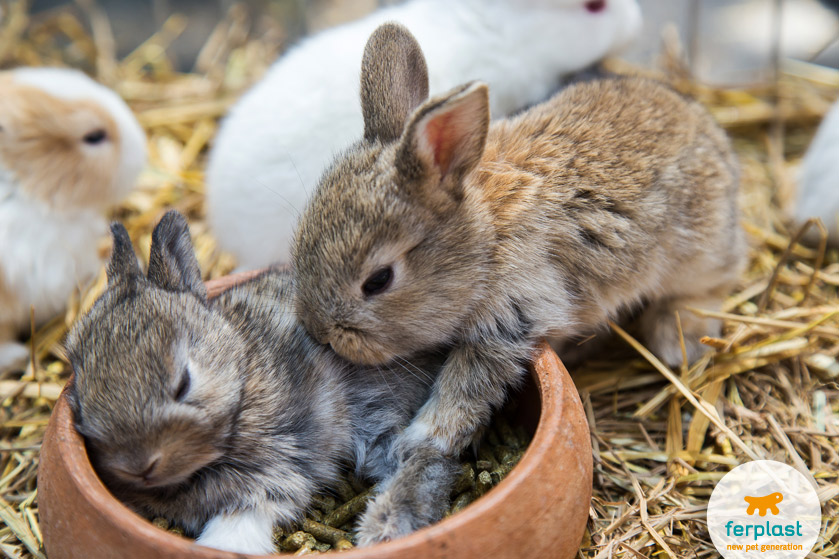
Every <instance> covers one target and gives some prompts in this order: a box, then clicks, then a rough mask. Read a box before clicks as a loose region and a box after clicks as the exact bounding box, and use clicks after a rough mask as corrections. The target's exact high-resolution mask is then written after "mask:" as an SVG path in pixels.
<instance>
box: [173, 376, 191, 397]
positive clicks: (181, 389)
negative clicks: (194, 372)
mask: <svg viewBox="0 0 839 559" xmlns="http://www.w3.org/2000/svg"><path fill="white" fill-rule="evenodd" d="M189 384H190V380H189V369H186V368H185V369H184V373H183V375H181V382H180V383H179V384H178V389H177V390H175V401H177V402H183V400H184V398H186V395H187V392H189Z"/></svg>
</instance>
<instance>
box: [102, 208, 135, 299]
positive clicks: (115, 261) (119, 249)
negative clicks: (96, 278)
mask: <svg viewBox="0 0 839 559" xmlns="http://www.w3.org/2000/svg"><path fill="white" fill-rule="evenodd" d="M111 236H112V237H113V239H114V247H113V249H112V250H111V260H110V261H109V262H108V285H113V284H115V283H118V282H121V281H130V280H133V279H136V278H139V277H142V273H141V272H140V265H139V264H138V263H137V255H136V254H135V253H134V246H133V245H132V244H131V238H130V237H129V236H128V231H126V230H125V227H123V226H122V223H117V222H116V221H115V222H113V223H111Z"/></svg>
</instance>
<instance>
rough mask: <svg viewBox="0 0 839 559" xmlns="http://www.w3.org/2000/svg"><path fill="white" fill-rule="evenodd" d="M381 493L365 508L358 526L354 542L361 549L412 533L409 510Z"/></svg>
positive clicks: (412, 522) (389, 495)
mask: <svg viewBox="0 0 839 559" xmlns="http://www.w3.org/2000/svg"><path fill="white" fill-rule="evenodd" d="M392 497H393V495H391V494H390V493H389V492H385V493H382V494H381V495H379V496H378V497H377V498H376V499H375V500H374V501H373V502H371V503H370V504H369V505H368V506H367V510H366V511H364V514H363V515H362V517H361V520H360V521H359V525H358V535H357V536H356V541H357V542H358V545H359V546H361V547H367V546H370V545H374V544H377V543H382V542H387V541H390V540H392V539H395V538H399V537H401V536H405V535H408V534H410V533H411V532H413V531H414V530H415V529H416V528H415V527H414V518H413V515H412V514H411V512H410V511H409V510H405V507H403V506H402V505H401V504H400V503H397V502H395V501H394V499H393V498H392Z"/></svg>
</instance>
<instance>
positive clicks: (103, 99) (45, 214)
mask: <svg viewBox="0 0 839 559" xmlns="http://www.w3.org/2000/svg"><path fill="white" fill-rule="evenodd" d="M0 91H2V95H0V370H3V369H5V368H7V367H9V366H11V365H13V364H16V363H19V362H20V361H21V360H23V359H25V357H26V355H27V350H26V348H25V347H24V346H22V345H21V344H19V343H17V342H16V341H15V339H16V337H17V335H18V334H19V333H20V331H21V330H24V329H26V328H27V327H28V326H29V323H30V307H34V309H35V320H36V322H38V323H41V322H43V321H45V320H48V319H49V318H52V317H53V316H55V315H56V314H58V313H59V312H61V310H62V309H63V308H64V307H65V305H66V303H67V300H68V299H69V297H70V296H71V294H72V292H73V290H74V289H77V288H78V287H81V286H83V285H84V284H85V283H86V282H88V281H90V280H91V279H93V278H94V277H95V275H96V274H97V272H98V271H99V269H100V266H101V264H102V262H101V260H100V257H99V253H98V249H97V245H98V243H99V240H100V239H102V238H104V237H105V235H106V234H107V231H108V227H107V221H106V219H105V215H104V214H105V211H106V209H107V208H108V207H109V206H111V205H113V204H115V203H117V202H119V201H120V200H122V199H123V198H124V197H125V196H126V195H127V194H128V192H129V191H130V189H131V187H132V186H133V184H134V181H135V179H136V178H137V175H138V174H139V173H140V171H141V170H142V168H143V167H144V166H145V163H146V137H145V134H144V132H143V130H142V128H141V127H140V125H139V123H138V122H137V120H136V118H135V117H134V115H133V114H132V113H131V110H130V109H129V108H128V106H127V105H126V104H125V102H123V100H122V99H120V98H119V96H117V94H116V93H114V92H113V91H111V90H109V89H107V88H106V87H104V86H102V85H100V84H98V83H96V82H95V81H94V80H92V79H90V78H89V77H87V76H86V75H84V74H83V73H81V72H79V71H76V70H69V69H59V68H19V69H16V70H10V71H6V72H0Z"/></svg>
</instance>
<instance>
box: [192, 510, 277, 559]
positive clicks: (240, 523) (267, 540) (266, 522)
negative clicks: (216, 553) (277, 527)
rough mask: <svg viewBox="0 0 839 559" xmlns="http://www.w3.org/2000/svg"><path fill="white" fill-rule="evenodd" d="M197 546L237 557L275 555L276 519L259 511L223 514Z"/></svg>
mask: <svg viewBox="0 0 839 559" xmlns="http://www.w3.org/2000/svg"><path fill="white" fill-rule="evenodd" d="M195 543H197V544H198V545H203V546H204V547H212V548H214V549H222V550H225V551H233V552H236V553H253V554H257V555H263V554H268V553H274V517H273V515H270V514H268V513H266V512H264V511H259V510H249V511H243V512H236V513H232V514H222V515H219V516H216V517H214V518H211V519H210V521H209V522H207V525H206V526H204V529H203V530H202V531H201V535H200V536H199V537H198V539H196V540H195Z"/></svg>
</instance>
